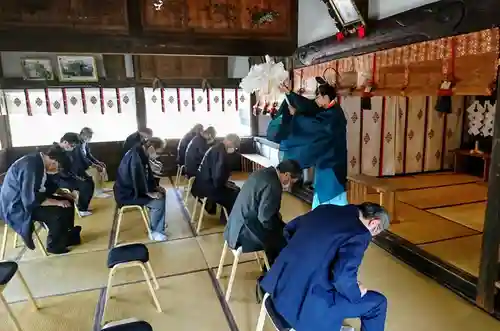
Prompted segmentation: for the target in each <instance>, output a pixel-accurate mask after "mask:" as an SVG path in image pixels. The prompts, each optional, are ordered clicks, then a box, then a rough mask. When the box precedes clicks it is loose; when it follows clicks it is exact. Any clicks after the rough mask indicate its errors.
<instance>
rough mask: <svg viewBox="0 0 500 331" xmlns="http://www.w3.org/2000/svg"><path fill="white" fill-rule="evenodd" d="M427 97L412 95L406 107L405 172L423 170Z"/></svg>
mask: <svg viewBox="0 0 500 331" xmlns="http://www.w3.org/2000/svg"><path fill="white" fill-rule="evenodd" d="M426 107H427V98H426V97H412V98H410V100H409V103H408V109H407V116H408V118H407V121H406V123H407V127H406V151H405V152H406V153H405V173H416V172H421V171H422V170H423V158H424V141H425V118H426V113H427V108H426Z"/></svg>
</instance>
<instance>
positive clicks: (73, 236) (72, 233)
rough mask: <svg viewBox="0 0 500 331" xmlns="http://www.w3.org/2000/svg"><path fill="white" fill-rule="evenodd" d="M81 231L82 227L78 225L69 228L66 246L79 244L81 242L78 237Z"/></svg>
mask: <svg viewBox="0 0 500 331" xmlns="http://www.w3.org/2000/svg"><path fill="white" fill-rule="evenodd" d="M81 232H82V227H81V226H79V225H77V226H75V227H74V228H73V229H71V230H69V236H68V244H67V245H66V246H78V245H80V244H81V243H82V238H81V237H80V233H81Z"/></svg>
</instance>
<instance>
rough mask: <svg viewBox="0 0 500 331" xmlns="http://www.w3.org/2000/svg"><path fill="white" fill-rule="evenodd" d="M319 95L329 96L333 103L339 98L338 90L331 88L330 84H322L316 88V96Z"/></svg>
mask: <svg viewBox="0 0 500 331" xmlns="http://www.w3.org/2000/svg"><path fill="white" fill-rule="evenodd" d="M318 95H321V96H325V95H327V96H328V97H329V98H330V101H333V100H334V99H335V98H336V97H337V89H335V87H333V86H331V85H330V84H328V83H325V84H320V85H319V86H318V87H317V88H316V96H318Z"/></svg>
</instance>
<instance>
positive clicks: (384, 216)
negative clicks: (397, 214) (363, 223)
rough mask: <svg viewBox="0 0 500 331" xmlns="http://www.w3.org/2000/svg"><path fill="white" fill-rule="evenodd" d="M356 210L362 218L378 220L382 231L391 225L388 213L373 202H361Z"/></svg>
mask: <svg viewBox="0 0 500 331" xmlns="http://www.w3.org/2000/svg"><path fill="white" fill-rule="evenodd" d="M358 208H359V210H360V212H361V214H362V215H363V218H365V219H368V220H371V219H378V220H380V225H381V227H382V230H387V229H388V228H389V226H390V225H391V220H390V217H389V213H388V212H387V210H386V209H385V208H384V207H382V206H381V205H379V204H376V203H373V202H363V203H362V204H360V205H358Z"/></svg>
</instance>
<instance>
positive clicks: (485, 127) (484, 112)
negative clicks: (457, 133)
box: [467, 100, 496, 137]
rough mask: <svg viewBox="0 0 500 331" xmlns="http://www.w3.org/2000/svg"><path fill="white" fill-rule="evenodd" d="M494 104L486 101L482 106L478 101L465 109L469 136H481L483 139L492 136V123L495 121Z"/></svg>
mask: <svg viewBox="0 0 500 331" xmlns="http://www.w3.org/2000/svg"><path fill="white" fill-rule="evenodd" d="M495 106H496V105H495V104H491V102H489V101H486V102H485V103H484V106H482V105H481V103H479V101H477V100H476V101H474V102H473V103H472V104H471V105H470V106H469V108H467V113H468V114H469V115H468V116H467V117H468V119H469V130H468V132H469V134H470V135H473V136H477V135H482V136H484V137H490V136H493V123H494V119H495V108H496V107H495Z"/></svg>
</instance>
